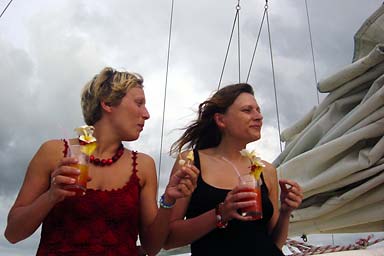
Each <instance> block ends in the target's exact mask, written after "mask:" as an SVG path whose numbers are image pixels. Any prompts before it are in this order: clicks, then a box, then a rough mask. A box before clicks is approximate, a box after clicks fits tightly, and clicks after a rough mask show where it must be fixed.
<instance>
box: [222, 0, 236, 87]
mask: <svg viewBox="0 0 384 256" xmlns="http://www.w3.org/2000/svg"><path fill="white" fill-rule="evenodd" d="M238 6H239V5H236V14H235V19H234V20H233V25H232V31H231V36H230V37H229V42H228V47H227V52H226V53H225V58H224V64H223V68H222V69H221V74H220V80H219V84H218V86H217V90H219V89H220V85H221V80H222V79H223V74H224V69H225V64H226V63H227V58H228V53H229V48H230V46H231V42H232V37H233V31H234V30H235V25H236V21H237V18H238V16H239V11H240V8H238ZM239 47H240V46H239ZM239 65H240V64H239Z"/></svg>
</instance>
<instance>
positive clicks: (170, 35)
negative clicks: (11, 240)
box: [157, 0, 174, 194]
mask: <svg viewBox="0 0 384 256" xmlns="http://www.w3.org/2000/svg"><path fill="white" fill-rule="evenodd" d="M173 9H174V0H172V4H171V17H170V21H169V32H168V50H167V51H168V52H167V66H166V71H165V86H164V102H163V117H162V121H161V137H160V152H159V169H158V170H159V171H158V174H157V177H158V180H160V173H161V172H160V170H161V160H162V152H163V139H164V119H165V107H166V101H167V85H168V71H169V56H170V52H171V37H172V23H173ZM159 184H160V182H158V186H157V194H159V188H160V186H159Z"/></svg>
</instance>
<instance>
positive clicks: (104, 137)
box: [93, 122, 122, 157]
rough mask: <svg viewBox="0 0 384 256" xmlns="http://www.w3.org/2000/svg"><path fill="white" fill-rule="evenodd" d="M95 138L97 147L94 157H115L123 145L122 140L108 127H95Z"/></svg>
mask: <svg viewBox="0 0 384 256" xmlns="http://www.w3.org/2000/svg"><path fill="white" fill-rule="evenodd" d="M94 126H95V133H94V136H95V138H96V143H97V147H96V149H95V151H94V152H93V155H95V156H99V157H103V156H109V155H111V154H112V155H113V154H114V153H115V152H116V150H117V149H118V148H119V146H120V144H121V142H122V141H121V140H120V139H119V138H117V137H116V136H115V135H114V133H113V132H111V130H110V129H109V128H108V127H105V126H103V125H101V124H100V122H98V123H96V124H95V125H94Z"/></svg>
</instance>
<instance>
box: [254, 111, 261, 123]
mask: <svg viewBox="0 0 384 256" xmlns="http://www.w3.org/2000/svg"><path fill="white" fill-rule="evenodd" d="M253 118H254V119H256V120H260V121H262V120H263V114H261V112H259V111H255V112H254V115H253Z"/></svg>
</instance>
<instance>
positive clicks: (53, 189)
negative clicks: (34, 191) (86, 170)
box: [49, 157, 80, 203]
mask: <svg viewBox="0 0 384 256" xmlns="http://www.w3.org/2000/svg"><path fill="white" fill-rule="evenodd" d="M77 163H78V160H77V159H76V158H74V157H64V158H62V159H61V161H60V163H59V165H58V166H57V167H56V169H54V170H53V172H52V173H51V184H50V188H49V197H50V199H51V200H52V201H53V202H54V203H58V202H60V201H62V200H64V199H65V198H66V197H68V196H75V195H76V192H74V191H69V190H67V189H65V187H66V186H68V185H73V184H75V183H76V181H77V180H76V178H74V177H76V176H78V175H79V174H80V171H79V170H78V169H76V168H74V167H71V166H70V165H74V164H77Z"/></svg>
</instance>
